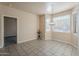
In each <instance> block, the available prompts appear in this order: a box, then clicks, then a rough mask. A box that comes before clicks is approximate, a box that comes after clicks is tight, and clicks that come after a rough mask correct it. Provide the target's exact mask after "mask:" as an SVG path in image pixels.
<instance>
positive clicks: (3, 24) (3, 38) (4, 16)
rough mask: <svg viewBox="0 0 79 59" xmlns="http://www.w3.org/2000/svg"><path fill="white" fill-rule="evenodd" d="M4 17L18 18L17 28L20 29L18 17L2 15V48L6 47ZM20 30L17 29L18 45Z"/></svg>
mask: <svg viewBox="0 0 79 59" xmlns="http://www.w3.org/2000/svg"><path fill="white" fill-rule="evenodd" d="M4 17H11V18H16V20H17V27H18V17H16V16H11V15H2V16H1V20H2V48H3V47H4V44H5V43H4ZM18 33H19V32H18V28H17V40H16V41H17V42H16V44H17V43H18Z"/></svg>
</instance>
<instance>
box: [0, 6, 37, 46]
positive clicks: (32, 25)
mask: <svg viewBox="0 0 79 59" xmlns="http://www.w3.org/2000/svg"><path fill="white" fill-rule="evenodd" d="M0 14H1V15H2V16H9V17H15V18H17V42H18V43H22V42H26V41H29V40H34V39H36V38H37V15H35V14H31V13H27V12H24V11H21V10H18V9H14V8H11V7H5V6H2V5H0ZM0 20H3V19H0ZM2 24H3V26H4V22H3V23H2ZM2 29H3V30H4V28H3V27H2ZM3 33H4V31H3V32H2V34H1V35H4V34H3ZM2 38H3V37H1V38H0V43H1V42H3V41H4V40H2ZM0 46H1V47H2V46H3V44H0Z"/></svg>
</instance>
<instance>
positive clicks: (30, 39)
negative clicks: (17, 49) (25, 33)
mask: <svg viewBox="0 0 79 59" xmlns="http://www.w3.org/2000/svg"><path fill="white" fill-rule="evenodd" d="M35 39H36V38H34V39H30V40H24V41H18V42H17V44H20V43H24V42H27V41H31V40H35Z"/></svg>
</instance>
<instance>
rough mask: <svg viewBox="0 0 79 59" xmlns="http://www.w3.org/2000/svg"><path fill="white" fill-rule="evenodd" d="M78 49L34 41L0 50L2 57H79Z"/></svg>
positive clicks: (57, 43)
mask: <svg viewBox="0 0 79 59" xmlns="http://www.w3.org/2000/svg"><path fill="white" fill-rule="evenodd" d="M77 53H78V52H77V48H75V47H73V46H71V45H68V44H66V43H62V42H58V41H53V40H32V41H28V42H25V43H21V44H17V45H16V44H13V45H11V46H9V47H6V48H2V49H0V55H1V56H78V54H77Z"/></svg>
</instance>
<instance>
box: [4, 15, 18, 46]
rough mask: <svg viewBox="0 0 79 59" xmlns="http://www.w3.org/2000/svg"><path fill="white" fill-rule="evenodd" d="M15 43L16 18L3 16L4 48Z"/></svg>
mask: <svg viewBox="0 0 79 59" xmlns="http://www.w3.org/2000/svg"><path fill="white" fill-rule="evenodd" d="M16 43H17V18H13V17H7V16H4V47H8V46H10V45H12V44H16Z"/></svg>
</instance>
